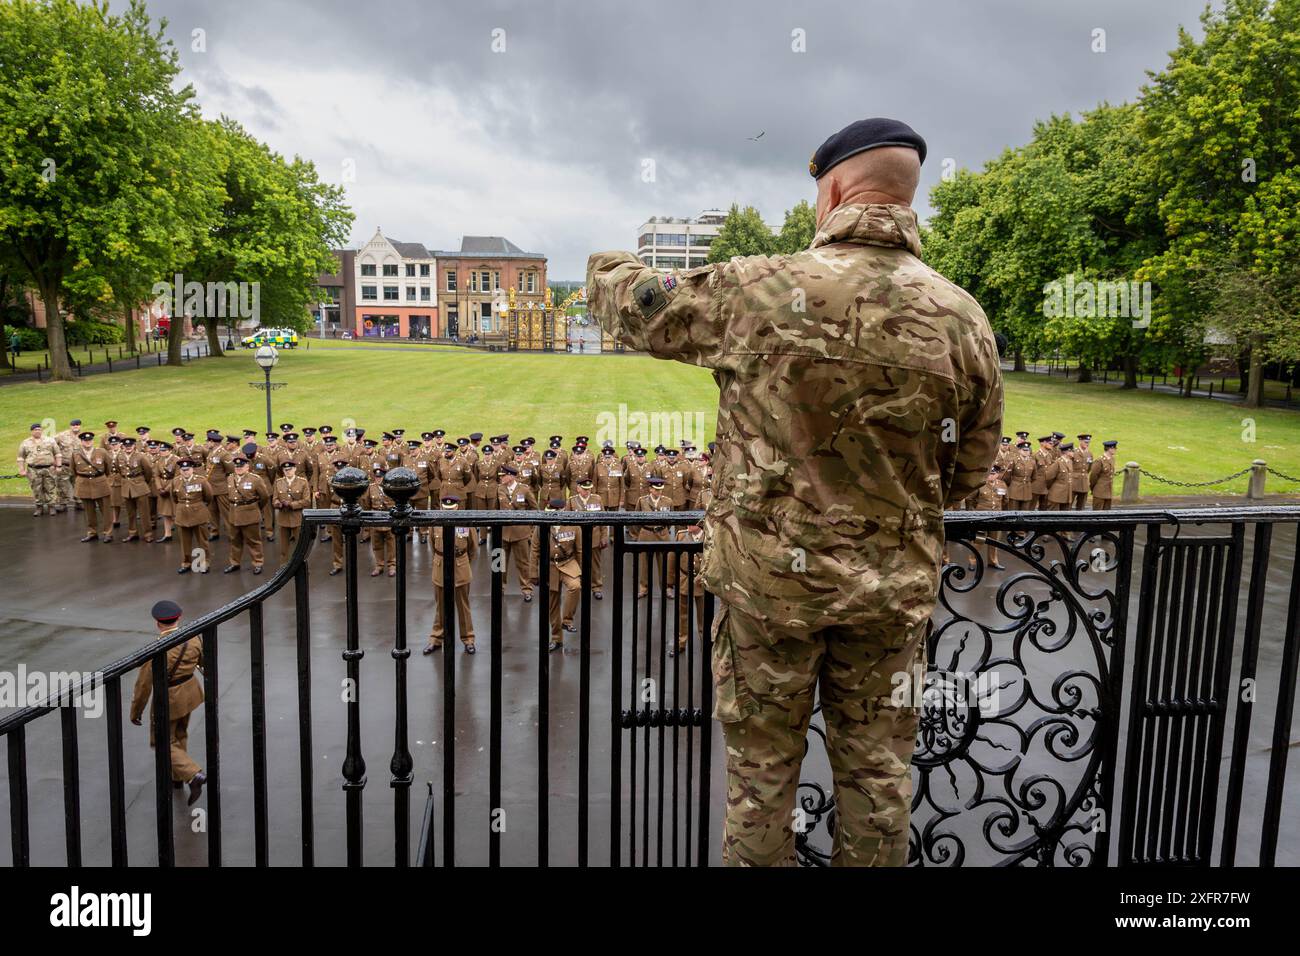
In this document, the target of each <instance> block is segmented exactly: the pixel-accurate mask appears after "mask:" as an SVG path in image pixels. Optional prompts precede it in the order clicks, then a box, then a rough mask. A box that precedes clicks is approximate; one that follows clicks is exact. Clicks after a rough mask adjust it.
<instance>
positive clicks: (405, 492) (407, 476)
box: [384, 468, 420, 508]
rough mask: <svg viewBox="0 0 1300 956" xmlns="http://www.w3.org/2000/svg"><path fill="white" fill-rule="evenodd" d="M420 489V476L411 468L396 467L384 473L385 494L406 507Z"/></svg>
mask: <svg viewBox="0 0 1300 956" xmlns="http://www.w3.org/2000/svg"><path fill="white" fill-rule="evenodd" d="M419 490H420V476H419V475H417V474H416V473H415V471H414V470H413V469H411V468H394V469H392V470H391V471H389V472H388V473H387V474H386V475H384V494H386V495H388V497H390V498H392V499H393V500H394V501H396V502H397V507H399V508H404V507H406V506H407V505H409V504H410V501H411V498H413V497H414V496H415V493H416V492H417V491H419Z"/></svg>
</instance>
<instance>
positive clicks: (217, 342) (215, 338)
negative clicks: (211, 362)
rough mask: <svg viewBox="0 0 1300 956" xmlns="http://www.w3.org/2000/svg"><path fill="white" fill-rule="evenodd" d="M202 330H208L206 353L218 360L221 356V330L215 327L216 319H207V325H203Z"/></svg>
mask: <svg viewBox="0 0 1300 956" xmlns="http://www.w3.org/2000/svg"><path fill="white" fill-rule="evenodd" d="M204 328H206V329H207V330H208V352H210V353H211V354H212V355H214V356H215V357H217V358H220V357H221V354H222V352H221V328H220V327H219V326H218V325H217V320H216V318H215V317H213V318H211V319H208V322H207V325H205V326H204Z"/></svg>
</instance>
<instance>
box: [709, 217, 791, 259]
mask: <svg viewBox="0 0 1300 956" xmlns="http://www.w3.org/2000/svg"><path fill="white" fill-rule="evenodd" d="M775 251H776V237H775V236H773V235H772V230H771V229H769V228H768V227H767V223H765V222H763V217H762V216H760V215H759V214H758V210H757V209H755V208H754V207H753V206H746V207H745V208H744V209H741V208H740V207H739V206H738V205H737V204H735V203H732V204H731V209H730V210H729V211H728V212H727V218H726V219H724V220H723V221H722V226H721V228H719V230H718V235H717V236H716V237H715V238H714V240H713V242H712V244H710V246H709V262H726V261H728V260H729V259H731V257H732V256H768V255H771V254H772V253H773V252H775Z"/></svg>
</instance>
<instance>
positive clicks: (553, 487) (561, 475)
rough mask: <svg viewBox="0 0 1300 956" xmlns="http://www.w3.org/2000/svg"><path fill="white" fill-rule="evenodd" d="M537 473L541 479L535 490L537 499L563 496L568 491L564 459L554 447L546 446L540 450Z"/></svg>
mask: <svg viewBox="0 0 1300 956" xmlns="http://www.w3.org/2000/svg"><path fill="white" fill-rule="evenodd" d="M538 474H539V475H540V476H541V479H542V483H541V487H540V488H539V489H538V492H537V500H538V501H550V500H551V499H552V498H563V497H564V496H565V495H566V494H567V493H568V487H569V476H568V473H567V472H566V470H565V468H564V460H563V459H562V458H560V454H559V452H558V451H557V450H556V449H554V448H548V449H546V451H544V452H542V466H541V468H539V469H538Z"/></svg>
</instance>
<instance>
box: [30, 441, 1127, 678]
mask: <svg viewBox="0 0 1300 956" xmlns="http://www.w3.org/2000/svg"><path fill="white" fill-rule="evenodd" d="M81 424H82V423H81V421H80V420H73V421H72V422H71V423H70V425H69V427H68V428H67V429H66V430H64V431H61V432H59V433H57V434H55V435H52V436H46V435H44V433H43V429H42V427H41V426H40V425H38V424H34V425H32V427H31V437H30V438H28V439H26V440H25V441H24V442H23V443H22V445H21V446H20V448H19V452H18V462H19V470H20V473H21V474H23V475H25V476H26V477H27V478H28V481H29V482H30V484H31V487H32V496H33V500H34V502H35V510H34V512H33V514H34V515H36V516H42V515H48V514H51V513H56V512H63V511H67V510H68V509H69V508H75V509H76V510H80V511H83V512H84V514H85V518H86V531H85V535H84V536H83V537H82V538H81V540H82V541H84V542H88V543H89V542H94V541H102V542H111V541H113V540H114V530H115V529H118V528H121V527H122V526H123V524H125V531H126V534H125V537H124V538H123V540H124V541H128V542H134V541H144V542H157V543H164V542H170V541H176V542H178V550H179V557H180V562H179V567H178V568H177V572H178V573H180V574H186V573H190V572H192V571H193V572H198V573H203V574H206V573H207V572H208V570H209V568H210V567H211V564H212V560H213V548H212V542H215V541H218V540H219V539H220V538H221V537H222V536H223V535H224V536H225V537H226V540H227V542H228V549H227V560H226V564H225V565H224V572H225V573H227V574H229V573H234V572H236V571H239V570H240V569H241V567H242V566H243V564H244V556H245V553H247V556H248V561H249V563H250V565H251V569H252V573H253V574H261V573H262V570H263V566H264V564H265V552H264V542H272V541H277V540H278V545H279V548H278V550H279V559H280V561H285V560H286V559H287V558H288V556H289V555H290V554H292V552H293V549H294V547H295V546H296V545H297V541H298V535H299V531H300V529H301V527H302V511H303V510H304V509H306V508H328V507H338V506H340V505H341V504H342V501H341V500H340V499H339V498H338V496H337V495H335V494H334V492H333V490H332V489H331V487H330V479H331V478H333V477H334V475H335V473H336V472H338V471H339V470H340V469H342V468H348V467H352V468H360V469H361V470H363V471H365V472H366V473H367V474H368V475H369V476H370V478H371V483H370V485H369V487H368V488H367V489H366V491H365V493H364V494H363V495H362V497H361V501H360V504H361V506H362V507H363V508H365V509H368V510H377V511H386V510H388V509H389V508H391V507H393V505H394V502H393V501H392V499H390V498H389V497H388V496H387V495H386V494H385V492H384V489H383V479H384V475H385V474H386V473H387V472H388V471H390V470H392V469H393V468H410V469H411V470H413V471H414V472H415V473H416V474H417V475H419V477H420V489H419V491H418V493H417V494H416V495H415V497H414V498H413V500H412V502H411V504H412V506H413V507H416V508H443V509H449V510H450V509H462V510H463V509H473V510H504V511H510V510H539V509H540V510H569V511H607V510H614V511H618V510H622V511H686V510H697V509H698V510H703V509H705V508H706V507H707V505H708V503H709V501H710V500H711V497H712V492H711V490H710V486H711V482H712V476H713V469H712V465H711V463H710V453H711V452H712V450H713V444H712V443H710V444H709V447H708V449H707V450H705V449H699V448H697V447H696V446H695V445H693V444H691V443H690V442H689V441H683V442H681V443H680V447H677V448H669V447H664V446H662V445H660V446H658V447H656V448H654V449H653V450H651V449H647V448H646V447H644V446H643V445H641V444H640V443H638V442H634V441H629V442H627V443H626V446H625V448H624V449H622V450H621V451H620V450H619V449H617V448H615V447H614V444H613V442H610V441H605V442H603V443H602V446H601V447H600V448H599V449H595V450H593V449H592V448H591V447H590V446H589V439H588V438H587V436H585V435H579V436H578V437H577V438H576V439H575V440H574V441H573V443H572V444H571V445H568V446H567V447H566V445H565V441H564V437H563V436H562V435H551V436H549V438H548V439H547V444H546V446H545V447H544V448H542V449H541V450H540V451H539V449H538V447H537V441H536V439H535V438H533V437H531V436H529V437H526V438H523V439H521V440H519V441H518V443H517V444H511V442H510V436H509V435H508V434H500V435H493V436H491V437H488V438H486V439H485V438H484V436H483V434H482V433H481V432H474V433H473V434H470V435H466V436H461V437H458V438H456V439H455V440H449V439H448V437H447V433H446V431H445V430H443V429H433V430H431V431H424V432H421V433H420V437H419V439H418V440H417V439H414V438H412V439H408V438H406V432H405V430H404V429H401V428H394V429H391V430H389V431H385V432H381V433H380V437H379V438H374V437H371V436H368V435H367V431H366V429H364V428H346V429H343V430H342V431H341V433H339V434H336V433H335V431H334V428H333V427H332V426H331V425H328V424H326V425H320V426H318V427H314V428H313V427H307V428H303V429H302V430H301V433H299V431H298V430H296V429H295V427H294V426H293V425H292V424H291V423H287V422H286V423H284V424H282V425H280V426H279V431H277V432H267V433H266V434H265V435H259V434H258V433H257V432H255V431H253V430H252V429H243V430H242V433H241V434H239V435H234V434H225V433H222V432H219V431H216V430H209V431H208V432H207V433H206V434H205V436H204V437H205V440H204V441H203V442H201V443H200V442H197V441H196V436H195V434H194V433H193V432H189V431H187V430H186V429H184V428H173V429H172V430H171V433H170V438H171V440H170V441H168V440H165V439H156V438H154V437H152V432H151V430H150V429H149V428H148V427H146V426H143V425H142V426H139V427H137V428H135V429H134V432H133V433H127V432H123V431H119V429H118V423H117V422H116V421H107V422H105V423H104V430H103V431H101V432H100V433H98V434H96V433H94V432H91V431H85V430H83V429H82V428H81ZM259 438H260V439H262V440H260V441H259ZM1076 442H1077V443H1076ZM1076 442H1069V441H1065V435H1064V434H1063V433H1061V432H1053V433H1052V434H1051V435H1047V436H1044V437H1042V438H1039V439H1038V450H1037V451H1034V450H1033V448H1032V445H1031V444H1030V442H1029V433H1028V432H1023V431H1022V432H1017V433H1016V440H1014V441H1013V439H1012V438H1010V437H1004V438H1003V439H1002V441H1001V445H1000V447H999V451H998V454H997V458H996V460H995V461H994V464H993V465H992V467H991V468H990V469H989V472H988V477H987V480H986V481H985V483H984V484H983V485H982V486H981V487H980V488H979V489H978V490H977V491H976V492H975V493H974V494H973V495H971V497H970V498H968V499H967V500H966V502H965V507H967V508H970V509H974V510H978V511H996V510H1020V511H1033V510H1039V511H1052V510H1080V509H1083V508H1085V507H1087V506H1088V503H1089V499H1091V504H1092V507H1093V509H1095V510H1106V509H1109V508H1110V507H1111V501H1112V498H1113V490H1112V485H1113V479H1114V475H1115V451H1116V448H1117V446H1118V443H1117V442H1115V441H1105V442H1103V443H1102V447H1103V451H1102V453H1101V454H1100V455H1097V456H1094V455H1093V453H1092V448H1091V446H1092V436H1091V435H1089V434H1080V435H1078V436H1077V439H1076ZM652 451H653V455H652V454H651V452H652ZM160 523H161V528H159V524H160ZM362 534H363V536H362V540H363V541H368V542H369V545H370V552H371V571H370V574H371V576H372V577H379V576H381V575H384V574H387V575H388V576H390V577H391V576H393V575H395V574H396V573H397V555H396V551H395V548H396V541H395V537H394V535H393V533H392V531H391V530H390V529H388V528H372V529H369V530H368V531H365V532H363V533H362ZM635 534H636V537H637V538H638V539H640V540H647V541H668V540H683V541H687V540H691V541H698V540H700V539H701V537H702V529H701V528H700V527H699V526H698V525H692V526H689V527H685V528H682V527H674V526H672V525H658V526H646V527H642V528H638V529H637V530H636V532H635ZM502 537H503V544H504V548H505V555H504V558H505V561H506V566H505V569H506V572H507V577H509V576H510V570H509V569H510V566H511V565H513V567H514V577H515V579H516V580H517V581H518V586H519V591H520V594H521V596H522V597H523V600H524V601H525V602H531V601H532V599H533V594H534V589H535V588H536V586H537V583H538V578H537V567H538V558H539V555H538V549H539V548H540V547H541V546H542V539H543V538H545V537H547V536H546V535H545V534H543V533H541V532H540V529H538V528H536V527H528V526H524V525H512V526H507V527H505V528H504V529H503V532H502ZM416 539H417V541H419V542H424V543H430V544H431V546H432V549H433V573H432V578H433V586H434V593H435V602H436V608H437V610H436V617H435V620H434V624H433V627H432V629H431V631H430V635H429V642H428V645H427V646H426V647H425V653H432V652H433V651H436V650H438V649H439V648H441V647H442V645H443V642H444V638H445V634H444V628H443V621H442V585H443V580H444V579H443V568H444V566H443V561H444V560H445V556H444V554H443V539H442V535H440V534H437V533H434V534H430V532H429V530H428V529H421V530H420V531H419V533H418V535H416ZM549 539H550V540H549V547H550V549H551V552H550V558H551V569H552V573H551V575H550V592H551V593H550V595H549V598H550V602H551V607H550V617H551V642H550V647H551V649H552V650H559V649H561V648H562V647H563V646H564V633H565V632H566V631H570V632H571V631H573V630H575V626H574V623H573V619H574V615H575V613H576V610H577V606H578V599H579V589H580V584H579V581H580V577H581V566H582V564H581V562H582V555H581V534H580V533H579V531H578V529H577V526H574V525H560V526H552V528H551V530H550V534H549ZM322 540H323V541H329V542H330V544H331V552H332V553H331V565H330V572H329V573H330V574H331V575H336V574H339V573H340V572H341V571H342V570H343V562H344V553H343V539H342V536H341V535H339V534H334V535H330V534H329V533H328V532H325V533H324V534H323V535H322ZM486 540H487V533H486V531H483V532H481V533H471V531H470V530H469V529H467V528H459V529H457V531H456V538H455V555H454V562H455V572H454V573H455V582H456V591H455V594H454V595H453V600H454V601H455V604H456V619H457V621H458V622H459V631H460V635H459V636H460V639H461V642H462V644H463V645H464V647H465V650H466V651H467V652H468V653H471V654H472V653H474V652H475V636H474V625H473V617H472V615H471V612H470V604H469V588H470V584H471V582H472V580H473V563H474V561H475V559H476V558H477V555H478V550H479V546H480V545H483V544H485V543H486ZM608 546H609V531H608V529H607V528H598V529H595V530H594V531H593V538H592V550H593V556H592V573H591V581H590V586H591V589H592V596H593V598H595V599H597V600H600V599H602V598H603V597H604V594H603V588H604V571H603V565H602V557H603V554H604V549H605V548H607V547H608ZM989 547H991V546H989ZM988 558H989V563H990V565H991V566H992V567H995V568H997V567H1000V566H1001V565H999V564H998V563H997V560H996V555H995V554H994V553H993V552H992V551H991V550H990V552H989V554H988ZM640 560H641V566H640V568H639V569H638V581H639V587H638V590H637V597H638V598H641V597H644V596H645V595H646V593H647V586H646V582H647V581H648V579H649V567H648V564H649V559H647V558H646V557H644V556H643V557H642V558H641V559H640ZM970 560H971V562H974V558H973V557H972V558H971V559H970ZM656 571H657V575H658V576H659V578H660V579H661V580H665V581H667V582H670V586H669V591H668V593H669V595H670V596H672V594H673V591H674V588H679V589H680V590H681V591H682V594H683V595H686V594H687V593H690V582H688V581H687V565H686V562H678V561H676V560H675V559H673V558H669V559H667V560H665V558H664V557H662V556H660V557H658V558H657V559H656ZM693 593H694V594H695V595H696V605H697V616H700V617H701V618H702V608H703V594H704V588H703V584H702V583H701V582H700V580H699V577H698V568H697V571H696V581H695V582H694V585H693ZM687 613H688V611H687V608H686V601H685V600H683V601H681V602H679V617H681V618H682V620H681V621H680V622H679V624H680V626H679V629H678V631H679V638H678V643H677V649H678V650H681V649H682V648H683V647H684V646H685V636H684V635H686V634H687V633H688V630H687V627H686V622H685V620H684V618H685V615H686V614H687Z"/></svg>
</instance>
